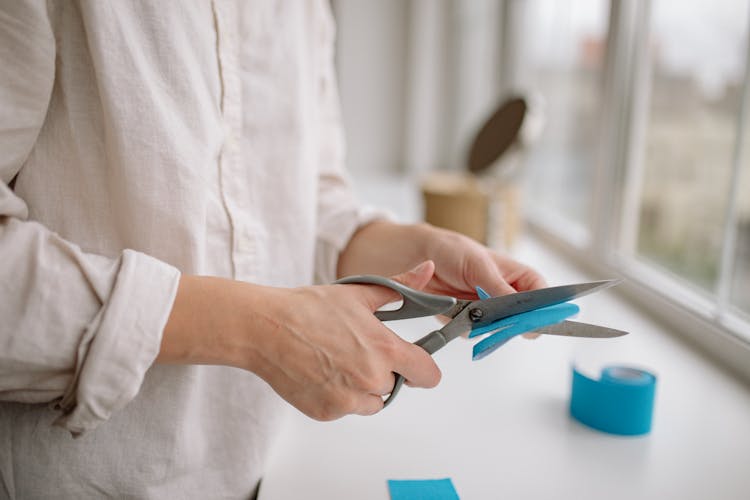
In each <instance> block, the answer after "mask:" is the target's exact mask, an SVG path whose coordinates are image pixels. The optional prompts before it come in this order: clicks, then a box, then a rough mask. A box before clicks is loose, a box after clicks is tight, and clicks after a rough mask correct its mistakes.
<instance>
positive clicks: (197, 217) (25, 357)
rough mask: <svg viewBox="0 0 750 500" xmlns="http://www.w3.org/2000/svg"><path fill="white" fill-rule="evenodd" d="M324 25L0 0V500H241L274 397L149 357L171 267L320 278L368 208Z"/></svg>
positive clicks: (287, 14) (283, 17)
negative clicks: (359, 188) (357, 196)
mask: <svg viewBox="0 0 750 500" xmlns="http://www.w3.org/2000/svg"><path fill="white" fill-rule="evenodd" d="M333 36H334V28H333V22H332V19H331V16H330V12H329V11H328V6H327V2H326V1H325V0H318V1H305V2H303V1H296V0H293V1H288V2H283V1H271V0H268V1H265V0H254V1H243V0H237V1H227V2H223V1H219V0H216V1H213V2H209V1H195V2H185V1H180V0H173V1H164V0H159V1H158V2H156V1H154V2H146V1H143V2H138V1H127V2H126V1H117V2H115V1H98V0H90V1H85V0H80V1H59V2H58V1H47V2H46V1H44V0H38V1H34V0H23V1H22V0H13V1H7V2H2V3H0V175H1V176H2V180H3V183H0V318H1V321H0V401H2V402H0V498H2V497H10V498H16V497H17V498H52V497H54V498H91V497H102V496H107V495H109V496H114V497H118V498H247V497H249V496H251V495H252V494H253V491H254V489H255V488H256V486H257V484H258V480H259V478H260V477H261V476H262V473H263V464H264V457H265V455H266V454H267V450H268V448H269V446H270V444H271V442H272V436H273V434H274V432H275V431H276V430H277V427H278V424H279V422H280V416H281V413H282V410H283V408H284V407H285V403H284V402H283V400H281V398H279V397H278V396H277V395H276V394H275V393H274V392H273V391H272V390H271V389H270V387H269V386H267V385H266V383H265V382H264V381H262V380H261V379H259V378H258V377H256V376H255V375H253V374H251V373H248V372H245V371H242V370H239V369H235V368H228V367H219V366H156V365H154V366H152V365H153V362H154V359H155V357H156V355H157V353H158V350H159V345H160V341H161V334H162V329H163V328H164V325H165V323H166V321H167V317H168V315H169V312H170V308H171V306H172V302H173V300H174V296H175V293H176V288H177V284H178V280H179V276H180V273H181V272H182V273H190V274H201V275H214V276H223V277H231V278H234V279H238V280H244V281H250V282H254V283H259V284H267V285H275V286H285V287H292V286H299V285H308V284H311V283H313V282H314V281H318V282H327V281H330V280H332V279H334V274H335V267H336V261H337V259H338V254H339V251H340V250H341V249H342V248H343V247H344V246H345V244H346V243H347V241H348V240H349V238H350V237H351V235H352V233H353V232H354V231H355V230H356V228H357V227H358V226H360V225H361V224H363V223H365V222H366V221H368V220H370V219H371V218H372V216H373V215H372V214H368V213H366V212H365V211H364V210H362V209H360V208H359V207H358V206H357V204H356V203H355V201H354V199H353V197H352V195H351V193H350V189H349V188H348V185H347V182H346V180H345V178H344V174H343V156H342V155H343V145H342V134H341V130H340V119H339V111H338V104H337V92H336V86H335V78H334V72H333ZM55 424H56V425H55ZM73 436H77V437H75V438H74V437H73Z"/></svg>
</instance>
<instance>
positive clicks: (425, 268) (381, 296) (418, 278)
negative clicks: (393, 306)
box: [364, 260, 435, 311]
mask: <svg viewBox="0 0 750 500" xmlns="http://www.w3.org/2000/svg"><path fill="white" fill-rule="evenodd" d="M434 273H435V263H434V262H432V261H431V260H426V261H424V262H422V263H421V264H419V265H417V266H416V267H414V268H412V269H410V270H408V271H405V272H403V273H401V274H397V275H395V276H391V277H390V278H391V279H392V280H393V281H397V282H399V283H401V284H402V285H406V286H408V287H409V288H414V289H416V290H421V289H423V288H424V287H425V286H427V283H429V282H430V280H431V279H432V275H433V274H434ZM364 288H365V289H366V292H365V300H366V301H367V303H368V305H369V306H370V307H371V308H372V310H373V311H375V310H376V309H379V308H380V307H382V306H384V305H385V304H388V303H389V302H394V301H396V300H399V299H400V298H401V295H400V294H399V293H398V292H396V291H394V290H391V289H390V288H387V287H385V286H380V285H366V286H365V287H364Z"/></svg>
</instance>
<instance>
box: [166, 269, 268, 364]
mask: <svg viewBox="0 0 750 500" xmlns="http://www.w3.org/2000/svg"><path fill="white" fill-rule="evenodd" d="M273 293H274V289H273V288H270V287H262V286H257V285H252V284H249V283H244V282H240V281H233V280H228V279H222V278H214V277H209V276H186V275H183V276H182V277H181V279H180V285H179V288H178V290H177V296H176V297H175V301H174V304H173V306H172V311H171V313H170V315H169V320H168V321H167V325H166V326H165V328H164V333H163V336H162V342H161V349H160V351H159V355H158V356H157V358H156V362H157V363H168V364H213V365H228V366H236V367H239V368H244V369H246V370H250V371H254V372H258V371H259V368H260V367H259V362H260V359H261V358H262V356H261V354H260V352H259V346H260V345H263V343H264V340H263V338H262V337H263V336H264V335H265V334H266V332H268V331H269V330H271V329H272V325H270V324H269V321H268V316H269V314H270V313H268V312H267V311H270V309H271V308H270V307H269V305H270V302H272V298H271V297H270V296H271V295H273Z"/></svg>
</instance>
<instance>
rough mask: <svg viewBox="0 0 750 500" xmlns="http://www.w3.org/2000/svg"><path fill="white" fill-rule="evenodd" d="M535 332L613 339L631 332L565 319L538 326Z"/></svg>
mask: <svg viewBox="0 0 750 500" xmlns="http://www.w3.org/2000/svg"><path fill="white" fill-rule="evenodd" d="M534 333H543V334H545V335H561V336H563V337H586V338H590V339H611V338H613V337H622V336H623V335H627V334H628V333H630V332H625V331H622V330H615V329H614V328H607V327H605V326H597V325H590V324H588V323H579V322H578V321H563V322H562V323H557V324H555V325H549V326H544V327H542V328H537V329H536V330H534Z"/></svg>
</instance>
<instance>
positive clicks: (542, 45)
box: [517, 0, 609, 230]
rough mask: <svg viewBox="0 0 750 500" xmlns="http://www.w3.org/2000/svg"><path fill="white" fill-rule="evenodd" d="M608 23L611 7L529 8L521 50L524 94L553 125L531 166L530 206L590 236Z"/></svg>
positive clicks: (584, 0) (563, 1)
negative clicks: (537, 99) (533, 98)
mask: <svg viewBox="0 0 750 500" xmlns="http://www.w3.org/2000/svg"><path fill="white" fill-rule="evenodd" d="M608 22H609V4H608V2H604V1H601V0H530V1H527V2H526V3H525V10H524V13H523V23H524V29H522V30H520V33H521V38H520V40H518V42H517V43H518V47H517V48H518V50H519V51H520V53H521V58H520V61H519V69H518V72H519V75H518V78H517V80H518V82H519V84H520V88H522V89H525V90H526V91H528V92H531V93H532V96H533V95H537V96H539V97H540V98H541V103H542V107H543V110H544V116H545V119H546V123H545V128H544V132H543V133H542V137H540V138H539V140H538V141H537V142H536V143H535V144H534V146H533V148H531V151H530V153H529V157H528V159H527V166H528V171H527V176H526V181H527V183H528V184H527V185H528V193H529V200H528V203H527V204H533V205H534V206H535V207H537V208H539V209H541V210H546V211H549V210H552V211H555V212H556V213H559V214H560V215H562V216H563V217H564V218H566V219H568V220H570V221H571V222H573V223H575V224H576V225H577V226H579V227H581V228H584V229H586V230H588V229H589V228H590V223H591V210H592V208H593V207H592V190H593V188H594V168H595V165H594V163H595V160H596V155H597V148H598V137H599V134H598V130H599V128H600V126H601V125H600V110H601V108H602V80H603V71H604V62H605V61H604V58H605V53H606V39H607V29H608Z"/></svg>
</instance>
